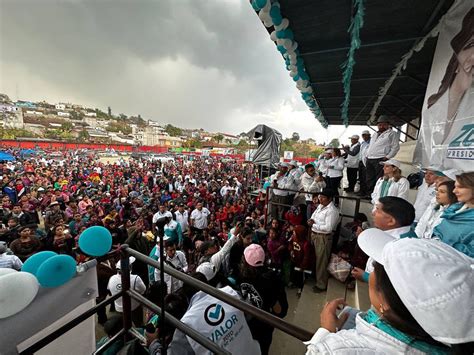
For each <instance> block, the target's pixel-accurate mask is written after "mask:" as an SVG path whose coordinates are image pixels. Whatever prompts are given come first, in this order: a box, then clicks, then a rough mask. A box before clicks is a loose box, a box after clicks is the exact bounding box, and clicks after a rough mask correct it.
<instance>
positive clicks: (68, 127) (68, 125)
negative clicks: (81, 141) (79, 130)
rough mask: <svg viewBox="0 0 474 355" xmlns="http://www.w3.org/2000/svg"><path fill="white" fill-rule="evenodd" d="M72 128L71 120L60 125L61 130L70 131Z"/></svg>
mask: <svg viewBox="0 0 474 355" xmlns="http://www.w3.org/2000/svg"><path fill="white" fill-rule="evenodd" d="M73 128H74V126H73V124H72V123H71V122H64V123H63V124H62V125H61V131H63V132H70V131H72V129H73Z"/></svg>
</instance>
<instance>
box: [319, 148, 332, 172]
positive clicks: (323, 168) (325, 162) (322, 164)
mask: <svg viewBox="0 0 474 355" xmlns="http://www.w3.org/2000/svg"><path fill="white" fill-rule="evenodd" d="M331 152H332V149H331V148H328V149H326V150H325V152H324V154H322V156H321V157H320V158H319V161H318V171H319V172H320V173H321V174H322V175H323V177H324V178H325V179H326V177H327V175H328V169H329V159H331Z"/></svg>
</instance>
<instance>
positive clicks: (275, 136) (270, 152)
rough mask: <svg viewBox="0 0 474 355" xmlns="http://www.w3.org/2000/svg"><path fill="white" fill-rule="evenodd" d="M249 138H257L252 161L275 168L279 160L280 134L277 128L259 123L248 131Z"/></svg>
mask: <svg viewBox="0 0 474 355" xmlns="http://www.w3.org/2000/svg"><path fill="white" fill-rule="evenodd" d="M247 135H248V136H249V137H250V139H257V140H258V148H257V150H256V151H255V153H254V155H253V159H252V161H253V163H254V164H257V165H264V166H271V167H273V168H276V165H277V164H278V162H279V161H280V145H281V141H282V135H281V133H280V132H278V131H277V130H275V129H273V128H271V127H268V126H265V125H263V124H260V125H258V126H256V127H255V128H254V129H252V130H251V131H249V132H248V133H247Z"/></svg>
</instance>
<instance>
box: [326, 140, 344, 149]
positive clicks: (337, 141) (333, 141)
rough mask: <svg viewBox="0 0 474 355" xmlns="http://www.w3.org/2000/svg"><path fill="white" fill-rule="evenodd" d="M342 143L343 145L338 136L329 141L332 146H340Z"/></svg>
mask: <svg viewBox="0 0 474 355" xmlns="http://www.w3.org/2000/svg"><path fill="white" fill-rule="evenodd" d="M340 145H341V143H339V139H337V138H333V139H332V140H331V142H329V146H330V147H331V148H338V147H339V146H340Z"/></svg>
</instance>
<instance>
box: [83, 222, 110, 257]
mask: <svg viewBox="0 0 474 355" xmlns="http://www.w3.org/2000/svg"><path fill="white" fill-rule="evenodd" d="M79 248H81V250H82V251H83V252H84V253H85V254H87V255H91V256H102V255H105V254H107V253H108V252H109V251H110V248H112V235H111V234H110V231H109V230H108V229H107V228H104V227H101V226H93V227H89V228H87V229H86V230H85V231H84V232H82V234H81V235H80V237H79Z"/></svg>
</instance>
